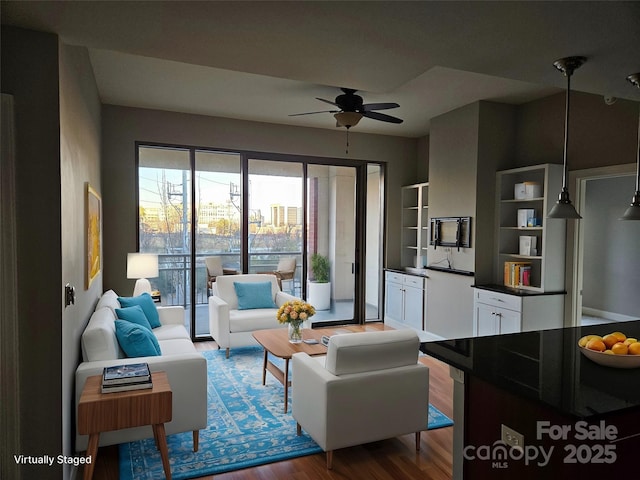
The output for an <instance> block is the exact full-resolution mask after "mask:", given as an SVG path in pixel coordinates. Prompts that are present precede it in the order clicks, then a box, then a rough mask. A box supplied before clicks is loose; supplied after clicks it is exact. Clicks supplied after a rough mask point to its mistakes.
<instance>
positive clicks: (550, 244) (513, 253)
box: [495, 164, 566, 292]
mask: <svg viewBox="0 0 640 480" xmlns="http://www.w3.org/2000/svg"><path fill="white" fill-rule="evenodd" d="M561 185H562V165H555V164H544V165H536V166H532V167H521V168H514V169H511V170H504V171H501V172H498V173H497V177H496V196H497V199H496V223H497V231H496V246H497V252H496V256H495V259H496V265H495V275H496V276H495V281H496V283H497V284H500V285H507V284H509V282H508V281H507V278H506V276H507V275H508V274H507V271H506V270H507V269H508V267H509V266H510V265H517V263H518V262H519V263H525V264H527V266H529V267H530V270H529V272H528V273H527V274H526V277H527V281H526V282H525V283H528V285H517V287H518V288H522V289H526V290H531V291H537V292H549V291H556V292H558V291H562V290H564V263H565V259H564V254H565V241H566V239H565V228H566V220H561V219H551V218H547V214H548V213H549V210H551V208H552V207H553V205H554V201H555V198H556V196H555V195H557V193H558V192H559V191H560V188H561ZM554 194H555V195H554ZM527 212H529V213H527ZM531 212H532V213H533V214H531ZM519 214H520V215H519ZM519 218H522V219H523V221H522V222H520V221H519ZM520 237H524V240H523V242H525V243H526V242H528V240H527V238H535V242H536V247H535V250H534V251H526V253H523V252H522V251H521V249H520V243H521V239H520ZM508 262H511V263H510V264H509V263H508ZM518 268H520V266H518ZM512 271H515V269H513V270H512ZM516 276H517V275H516ZM517 277H518V279H519V278H520V277H519V276H517ZM512 286H515V285H512Z"/></svg>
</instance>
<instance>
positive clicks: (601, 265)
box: [580, 176, 640, 318]
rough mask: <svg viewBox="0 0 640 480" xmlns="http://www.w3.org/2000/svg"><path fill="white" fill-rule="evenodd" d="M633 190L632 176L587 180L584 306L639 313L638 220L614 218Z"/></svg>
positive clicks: (639, 243) (619, 212) (639, 227)
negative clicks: (622, 220) (627, 220)
mask: <svg viewBox="0 0 640 480" xmlns="http://www.w3.org/2000/svg"><path fill="white" fill-rule="evenodd" d="M634 190H635V178H634V177H633V176H627V177H615V178H603V179H597V180H589V181H587V188H586V198H585V208H584V209H583V210H582V211H581V212H580V213H581V215H582V217H583V220H581V222H582V223H583V225H584V260H583V265H584V270H583V279H584V280H583V289H582V306H583V307H586V308H592V309H595V310H599V311H601V312H611V313H618V314H623V315H628V316H632V317H634V318H639V317H640V297H638V285H640V240H639V239H640V222H632V221H631V222H621V221H620V220H618V217H620V215H622V213H623V212H624V210H625V209H626V207H627V206H628V204H629V203H630V202H631V196H632V195H633V192H634ZM603 279H606V280H605V281H603Z"/></svg>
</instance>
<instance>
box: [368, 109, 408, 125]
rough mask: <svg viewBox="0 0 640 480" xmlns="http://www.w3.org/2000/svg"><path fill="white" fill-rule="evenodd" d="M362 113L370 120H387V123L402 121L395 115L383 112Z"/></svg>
mask: <svg viewBox="0 0 640 480" xmlns="http://www.w3.org/2000/svg"><path fill="white" fill-rule="evenodd" d="M362 115H363V116H365V117H367V118H371V119H372V120H380V121H381V122H389V123H402V120H401V119H400V118H397V117H392V116H391V115H385V114H384V113H378V112H366V111H365V112H362Z"/></svg>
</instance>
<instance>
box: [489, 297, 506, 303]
mask: <svg viewBox="0 0 640 480" xmlns="http://www.w3.org/2000/svg"><path fill="white" fill-rule="evenodd" d="M491 300H495V301H496V302H501V303H504V300H502V299H501V298H496V297H491Z"/></svg>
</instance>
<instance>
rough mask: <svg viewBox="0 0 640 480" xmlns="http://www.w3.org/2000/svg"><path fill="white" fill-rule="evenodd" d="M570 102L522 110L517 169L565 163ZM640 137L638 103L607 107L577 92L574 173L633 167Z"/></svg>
mask: <svg viewBox="0 0 640 480" xmlns="http://www.w3.org/2000/svg"><path fill="white" fill-rule="evenodd" d="M629 88H630V89H632V88H633V87H632V86H631V85H629ZM565 98H566V96H565V94H564V93H559V94H557V95H552V96H550V97H546V98H543V99H540V100H536V101H535V102H530V103H527V104H525V105H520V106H519V107H518V114H517V124H518V133H517V139H516V152H515V155H516V157H515V164H514V167H522V166H528V165H537V164H540V163H560V164H561V163H562V151H563V143H564V115H565ZM637 132H638V103H637V102H631V101H628V100H621V99H618V100H617V101H616V103H614V104H613V105H607V104H605V103H604V101H603V97H601V96H599V95H591V94H588V93H581V92H572V93H571V114H570V130H569V133H570V135H569V161H568V166H569V170H580V169H586V168H595V167H604V166H609V165H621V164H624V163H631V162H634V161H635V158H636V152H637V150H636V148H637V138H638V137H637ZM559 191H560V188H558V192H559Z"/></svg>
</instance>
